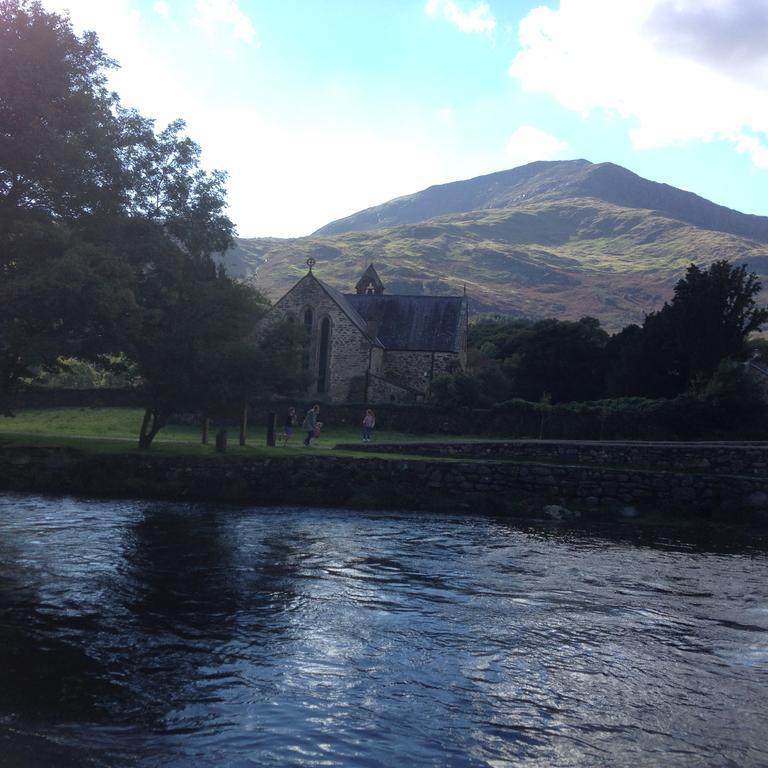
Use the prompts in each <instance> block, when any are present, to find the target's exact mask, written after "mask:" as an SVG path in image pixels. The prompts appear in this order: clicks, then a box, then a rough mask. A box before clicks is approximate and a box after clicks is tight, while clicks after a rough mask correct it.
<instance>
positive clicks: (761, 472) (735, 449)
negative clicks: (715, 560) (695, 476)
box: [338, 440, 768, 477]
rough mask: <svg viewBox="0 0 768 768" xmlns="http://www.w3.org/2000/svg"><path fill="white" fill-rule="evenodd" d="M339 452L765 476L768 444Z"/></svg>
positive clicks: (491, 445)
mask: <svg viewBox="0 0 768 768" xmlns="http://www.w3.org/2000/svg"><path fill="white" fill-rule="evenodd" d="M338 447H339V448H347V449H354V450H362V451H370V452H376V453H398V454H408V455H413V454H416V455H419V456H434V457H436V456H447V457H451V458H471V459H502V460H503V459H506V460H514V461H546V462H556V463H558V464H588V465H595V466H601V467H631V468H633V469H660V470H665V471H666V470H672V471H680V472H695V473H715V474H727V475H751V476H752V475H753V476H760V477H768V443H763V442H745V443H735V442H674V443H673V442H653V443H649V442H605V441H602V442H597V441H572V440H505V441H492V442H477V441H475V442H467V443H434V442H432V443H429V442H425V443H400V444H384V443H382V444H377V443H372V444H370V445H353V444H349V445H339V446H338Z"/></svg>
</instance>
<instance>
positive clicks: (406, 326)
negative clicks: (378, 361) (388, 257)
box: [331, 289, 464, 352]
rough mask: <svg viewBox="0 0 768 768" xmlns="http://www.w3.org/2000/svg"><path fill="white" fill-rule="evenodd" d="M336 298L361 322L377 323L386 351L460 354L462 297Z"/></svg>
mask: <svg viewBox="0 0 768 768" xmlns="http://www.w3.org/2000/svg"><path fill="white" fill-rule="evenodd" d="M331 290H333V289H331ZM339 295H340V296H342V297H343V298H344V299H345V300H346V302H347V303H348V305H349V306H351V307H352V308H353V309H354V310H355V312H356V313H357V314H358V315H359V316H360V317H361V318H362V319H363V321H368V320H373V321H375V322H376V335H377V337H378V339H379V340H380V341H381V342H382V344H383V345H384V346H385V347H386V348H387V349H393V350H395V349H396V350H409V351H417V350H419V351H434V352H458V351H459V342H460V339H461V328H462V325H461V324H462V322H463V320H464V313H463V309H464V298H463V297H462V296H387V295H386V294H385V295H380V296H375V295H367V294H354V293H352V294H350V293H345V294H339Z"/></svg>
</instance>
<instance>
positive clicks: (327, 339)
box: [317, 317, 331, 393]
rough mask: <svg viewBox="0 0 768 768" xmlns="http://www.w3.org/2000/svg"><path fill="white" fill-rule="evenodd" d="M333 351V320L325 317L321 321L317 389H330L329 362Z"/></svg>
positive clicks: (320, 390)
mask: <svg viewBox="0 0 768 768" xmlns="http://www.w3.org/2000/svg"><path fill="white" fill-rule="evenodd" d="M330 351H331V321H330V319H329V318H327V317H324V318H323V319H322V321H321V322H320V348H319V350H318V355H317V391H318V392H319V393H322V392H327V391H328V362H329V359H330Z"/></svg>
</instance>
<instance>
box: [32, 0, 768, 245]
mask: <svg viewBox="0 0 768 768" xmlns="http://www.w3.org/2000/svg"><path fill="white" fill-rule="evenodd" d="M43 5H44V6H45V7H46V8H48V9H49V10H54V11H57V12H62V11H64V10H68V11H69V13H70V16H71V19H72V23H73V26H74V27H75V29H76V30H78V31H82V30H84V29H90V30H94V31H95V32H96V33H97V34H98V35H99V38H100V40H101V43H102V47H103V48H104V49H105V51H106V52H107V53H108V54H109V55H110V56H112V57H113V58H114V59H116V60H117V61H118V62H119V63H120V69H119V70H117V71H115V72H114V73H113V74H112V75H111V85H112V87H113V88H114V90H116V91H117V92H118V93H119V94H120V97H121V100H122V102H123V103H124V104H126V105H128V106H132V107H136V108H137V109H138V110H139V111H140V112H141V113H142V114H144V115H145V116H147V117H151V118H153V119H155V120H156V124H157V127H158V129H160V128H162V127H164V126H165V125H166V124H167V123H168V122H170V121H171V120H173V119H175V118H178V117H181V118H183V119H184V120H186V122H187V127H188V134H189V135H190V136H191V137H192V138H193V139H194V140H195V141H197V142H198V143H199V144H200V145H201V147H202V149H203V163H204V165H205V166H206V167H208V168H218V169H221V170H224V171H226V172H227V173H228V174H229V181H228V200H229V206H230V207H229V215H230V218H232V220H233V221H234V222H235V224H236V226H237V231H238V235H240V236H241V237H263V236H269V237H297V236H304V235H308V234H311V233H312V232H313V231H314V230H316V229H318V228H319V227H321V226H323V225H324V224H326V223H328V222H330V221H332V220H335V219H338V218H341V217H343V216H347V215H349V214H351V213H354V212H356V211H359V210H361V209H364V208H367V207H370V206H373V205H378V204H380V203H383V202H386V201H387V200H390V199H392V198H394V197H398V196H400V195H405V194H410V193H412V192H416V191H418V190H421V189H424V188H426V187H428V186H431V185H433V184H442V183H445V182H449V181H457V180H460V179H467V178H472V177H474V176H479V175H482V174H486V173H492V172H494V171H500V170H504V169H507V168H513V167H516V166H518V165H523V164H525V163H528V162H532V161H534V160H565V159H574V158H585V159H587V160H590V161H591V162H595V163H599V162H613V163H617V164H619V165H623V166H625V167H626V168H629V169H630V170H632V171H634V172H635V173H638V174H640V175H641V176H644V177H645V178H648V179H652V180H654V181H660V182H665V183H668V184H672V185H674V186H676V187H680V188H682V189H687V190H689V191H691V192H695V193H696V194H699V195H701V196H703V197H706V198H708V199H710V200H713V201H714V202H717V203H720V204H722V205H726V206H728V207H731V208H735V209H737V210H740V211H743V212H745V213H754V214H759V215H768V45H766V44H765V41H766V40H767V39H768V0H550V1H549V2H541V1H539V2H530V1H529V0H482V2H478V0H43Z"/></svg>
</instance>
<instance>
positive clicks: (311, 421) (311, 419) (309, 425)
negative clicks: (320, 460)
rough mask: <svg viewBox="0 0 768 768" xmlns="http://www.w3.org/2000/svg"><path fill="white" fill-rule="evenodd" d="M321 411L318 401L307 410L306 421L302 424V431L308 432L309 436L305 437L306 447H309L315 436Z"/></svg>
mask: <svg viewBox="0 0 768 768" xmlns="http://www.w3.org/2000/svg"><path fill="white" fill-rule="evenodd" d="M319 413H320V406H319V405H318V404H317V403H315V404H314V405H313V406H312V407H311V408H310V409H309V410H308V411H307V415H306V416H305V417H304V421H303V422H302V424H301V429H302V431H303V432H306V433H307V436H306V437H305V438H304V447H305V448H309V445H310V441H311V440H312V438H313V437H314V436H315V430H316V429H317V417H318V415H319Z"/></svg>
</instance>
